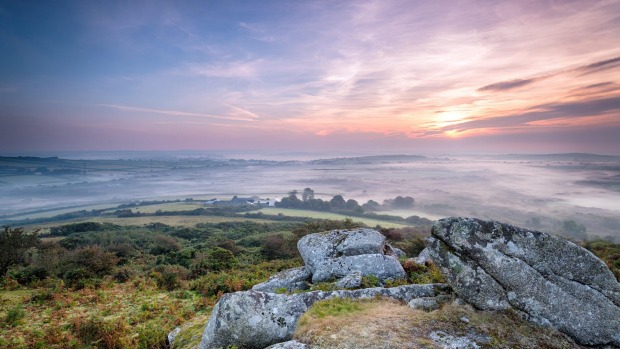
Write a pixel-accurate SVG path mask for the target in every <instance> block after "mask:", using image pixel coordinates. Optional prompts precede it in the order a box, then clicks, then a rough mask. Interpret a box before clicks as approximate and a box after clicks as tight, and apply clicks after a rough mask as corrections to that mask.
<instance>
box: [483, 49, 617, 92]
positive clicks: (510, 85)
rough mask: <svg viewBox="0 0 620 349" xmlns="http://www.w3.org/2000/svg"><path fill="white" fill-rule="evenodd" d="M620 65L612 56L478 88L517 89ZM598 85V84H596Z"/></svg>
mask: <svg viewBox="0 0 620 349" xmlns="http://www.w3.org/2000/svg"><path fill="white" fill-rule="evenodd" d="M617 67H620V57H615V58H611V59H607V60H604V61H598V62H595V63H591V64H588V65H584V66H581V67H578V68H574V69H564V70H562V71H560V72H554V73H549V74H546V75H544V76H539V77H535V78H529V79H514V80H510V81H502V82H496V83H493V84H490V85H486V86H483V87H480V88H479V89H478V91H481V92H484V91H494V92H497V91H508V90H513V89H517V88H519V87H523V86H527V85H530V84H533V83H535V82H538V81H541V80H544V79H547V78H551V77H553V76H556V75H560V74H567V73H571V72H575V71H576V72H581V73H582V75H586V74H592V73H597V72H600V71H602V70H607V69H613V68H617ZM593 85H598V84H593ZM596 87H598V86H596Z"/></svg>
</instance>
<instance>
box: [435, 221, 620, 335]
mask: <svg viewBox="0 0 620 349" xmlns="http://www.w3.org/2000/svg"><path fill="white" fill-rule="evenodd" d="M432 235H433V238H431V239H430V241H429V246H428V253H429V255H430V257H431V258H432V259H433V261H434V262H435V264H437V265H438V266H439V267H440V269H441V271H442V273H443V274H444V275H445V276H446V278H447V280H448V283H449V284H450V285H451V286H452V287H453V289H454V291H455V292H456V293H457V294H458V295H459V297H461V298H462V299H463V300H465V301H466V302H468V303H470V304H472V305H474V306H475V307H477V308H479V309H486V310H501V309H508V308H514V309H516V310H519V311H521V312H524V313H525V314H527V316H528V317H529V318H530V320H532V321H534V322H537V323H539V324H541V325H547V326H553V327H555V328H557V329H558V330H560V331H562V332H564V333H566V334H567V335H569V336H571V337H573V338H574V339H575V340H576V341H577V342H579V343H580V344H585V345H597V346H598V345H608V344H614V345H617V346H620V307H619V306H620V285H619V284H618V282H617V281H616V279H615V277H614V276H613V274H612V273H611V271H610V270H609V269H608V268H607V266H606V265H605V264H604V263H603V262H602V261H601V260H600V259H598V258H597V257H596V256H594V255H593V254H592V253H590V252H589V251H587V250H585V249H584V248H582V247H580V246H577V245H575V244H573V243H572V242H569V241H566V240H564V239H561V238H558V237H555V236H551V235H548V234H545V233H541V232H535V231H529V230H526V229H522V228H518V227H514V226H512V225H509V224H504V223H499V222H494V221H483V220H479V219H473V218H446V219H442V220H439V221H438V222H437V223H435V225H434V226H433V231H432Z"/></svg>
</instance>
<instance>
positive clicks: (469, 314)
mask: <svg viewBox="0 0 620 349" xmlns="http://www.w3.org/2000/svg"><path fill="white" fill-rule="evenodd" d="M461 318H467V319H468V320H469V322H464V321H463V320H461ZM433 331H444V332H446V333H448V334H450V335H452V336H455V337H463V336H470V337H475V338H478V339H477V340H475V339H474V340H475V341H476V342H477V343H478V345H479V346H480V347H481V348H579V346H577V345H576V344H575V343H574V342H573V341H572V340H571V339H569V338H568V337H566V336H565V335H563V334H561V333H560V332H558V331H556V330H553V329H549V328H541V327H538V326H536V325H534V324H532V323H529V322H527V321H525V320H522V319H520V318H519V317H518V316H517V315H516V314H515V313H513V312H505V313H496V312H483V311H476V310H474V309H473V308H471V307H469V306H460V305H452V304H449V305H445V306H444V307H443V308H441V309H440V310H437V311H433V312H428V313H427V312H424V311H421V310H414V309H411V308H409V307H408V306H406V305H403V304H401V303H399V302H397V301H394V300H389V299H383V298H376V299H370V300H343V299H336V300H335V299H332V300H327V301H321V302H317V303H315V304H314V305H313V306H312V307H311V308H310V309H309V310H308V312H306V314H304V315H303V316H302V317H301V318H300V320H299V322H298V327H297V330H296V332H295V335H294V338H295V339H297V340H299V341H301V342H303V343H307V344H310V345H311V346H312V347H313V348H314V347H316V348H336V349H337V348H359V349H365V348H368V349H370V348H378V347H381V348H442V347H443V346H442V345H439V344H438V343H435V342H433V340H432V339H431V337H430V334H431V333H432V332H433ZM472 335H473V336H472Z"/></svg>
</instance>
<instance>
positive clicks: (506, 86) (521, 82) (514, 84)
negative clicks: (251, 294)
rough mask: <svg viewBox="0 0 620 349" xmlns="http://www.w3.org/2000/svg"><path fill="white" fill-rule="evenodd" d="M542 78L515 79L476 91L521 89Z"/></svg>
mask: <svg viewBox="0 0 620 349" xmlns="http://www.w3.org/2000/svg"><path fill="white" fill-rule="evenodd" d="M542 79H544V77H539V78H532V79H516V80H511V81H503V82H496V83H494V84H490V85H486V86H483V87H481V88H479V89H478V91H506V90H512V89H515V88H519V87H523V86H526V85H529V84H532V83H534V82H536V81H539V80H542Z"/></svg>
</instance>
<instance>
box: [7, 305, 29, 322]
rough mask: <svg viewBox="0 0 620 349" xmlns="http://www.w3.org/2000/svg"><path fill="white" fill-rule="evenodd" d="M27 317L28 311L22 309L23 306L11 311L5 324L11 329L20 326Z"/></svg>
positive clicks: (17, 306)
mask: <svg viewBox="0 0 620 349" xmlns="http://www.w3.org/2000/svg"><path fill="white" fill-rule="evenodd" d="M25 316H26V311H25V310H24V309H23V308H22V306H21V304H19V305H16V306H15V307H13V308H11V309H9V311H8V312H7V313H6V317H5V318H4V323H5V324H7V325H8V326H10V327H15V326H18V325H19V324H20V323H21V322H22V319H23V318H24V317H25Z"/></svg>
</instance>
